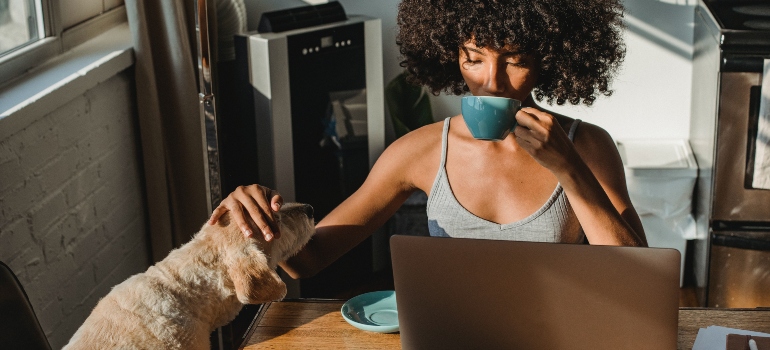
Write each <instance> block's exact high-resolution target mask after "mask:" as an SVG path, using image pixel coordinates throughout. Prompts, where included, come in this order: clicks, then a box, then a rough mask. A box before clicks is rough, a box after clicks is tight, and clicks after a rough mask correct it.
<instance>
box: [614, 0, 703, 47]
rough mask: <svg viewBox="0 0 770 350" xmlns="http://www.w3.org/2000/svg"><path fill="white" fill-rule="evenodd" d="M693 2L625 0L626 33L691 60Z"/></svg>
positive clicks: (694, 0) (679, 0)
mask: <svg viewBox="0 0 770 350" xmlns="http://www.w3.org/2000/svg"><path fill="white" fill-rule="evenodd" d="M696 3H697V2H696V0H625V1H623V5H624V6H625V7H626V13H625V17H624V22H625V24H626V26H627V27H628V30H630V31H631V32H633V33H634V34H637V35H639V36H641V37H643V38H645V39H647V40H649V41H651V42H654V43H655V44H657V45H659V46H660V47H662V48H664V49H666V50H669V51H671V52H673V53H675V54H677V55H679V56H681V57H682V58H685V59H688V60H689V59H691V58H692V40H693V39H692V38H693V21H694V15H695V5H696Z"/></svg>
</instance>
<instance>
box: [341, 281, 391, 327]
mask: <svg viewBox="0 0 770 350" xmlns="http://www.w3.org/2000/svg"><path fill="white" fill-rule="evenodd" d="M340 312H342V318H344V319H345V321H347V322H348V323H350V324H351V325H352V326H353V327H356V328H358V329H361V330H364V331H370V332H378V333H394V332H398V311H397V310H396V292H395V291H392V290H385V291H378V292H371V293H365V294H361V295H358V296H355V297H353V298H351V299H350V300H348V301H347V302H345V304H343V305H342V309H341V310H340Z"/></svg>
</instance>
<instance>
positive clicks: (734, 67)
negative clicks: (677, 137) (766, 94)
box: [712, 56, 770, 226]
mask: <svg viewBox="0 0 770 350" xmlns="http://www.w3.org/2000/svg"><path fill="white" fill-rule="evenodd" d="M763 69H764V59H763V57H748V58H747V57H738V58H736V57H730V56H725V57H723V60H722V73H721V84H720V94H719V111H718V117H717V135H716V157H715V161H714V168H715V172H714V195H713V197H712V199H713V203H712V204H713V207H712V208H713V209H712V210H713V212H712V220H713V221H716V222H725V221H726V222H732V223H735V224H741V223H743V224H747V225H749V226H751V225H753V224H756V223H766V222H770V190H766V189H755V188H752V181H753V169H754V162H753V159H754V152H755V145H756V139H757V125H758V120H759V108H760V100H761V96H762V95H761V94H762V90H761V88H762V71H763Z"/></svg>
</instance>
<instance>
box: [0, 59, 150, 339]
mask: <svg viewBox="0 0 770 350" xmlns="http://www.w3.org/2000/svg"><path fill="white" fill-rule="evenodd" d="M131 89H133V84H132V77H131V76H130V74H128V72H124V73H121V74H119V75H117V76H115V77H113V78H111V79H108V80H107V81H105V82H104V83H102V84H100V85H98V86H97V87H96V88H94V89H92V90H89V91H88V92H86V93H85V94H84V95H82V96H79V97H77V98H75V99H73V100H72V101H70V102H68V103H67V104H65V105H64V106H63V107H61V108H59V109H57V110H55V111H53V112H52V113H50V114H48V115H46V116H40V118H39V119H37V120H36V121H34V122H33V123H31V124H30V125H28V126H27V127H26V128H25V129H23V130H20V131H18V132H16V133H14V134H13V135H11V136H8V137H6V138H5V139H2V140H0V260H3V261H4V262H6V263H8V265H9V266H10V267H11V268H12V269H13V270H14V272H15V273H16V274H17V276H18V277H19V280H20V281H21V282H22V285H24V287H25V289H26V290H27V293H28V295H29V297H30V300H31V301H32V304H33V307H34V308H35V311H36V313H37V315H38V319H39V320H40V322H41V325H42V326H43V329H44V331H45V332H46V334H47V336H48V337H49V342H50V343H51V345H52V346H53V347H54V348H60V347H61V346H63V345H64V344H65V343H66V341H68V340H69V338H70V337H71V336H72V333H73V332H74V331H75V329H77V327H78V326H79V325H80V324H81V323H82V321H83V320H84V319H85V317H86V316H87V315H88V314H89V313H90V311H91V309H92V308H93V306H94V305H95V304H96V302H97V301H98V299H99V298H101V297H102V296H103V295H104V294H106V293H107V292H108V291H109V289H110V288H112V286H114V285H115V284H117V283H120V282H122V281H123V280H125V279H126V278H127V277H128V276H130V275H132V274H134V273H137V272H141V271H144V270H146V268H147V267H148V266H149V263H150V258H149V242H148V241H149V239H148V237H147V231H146V217H145V203H144V196H143V185H142V181H141V177H142V176H143V174H142V172H141V163H140V160H141V158H140V154H139V150H140V146H139V145H138V143H137V140H138V138H137V134H136V125H135V123H136V116H135V107H134V106H133V103H134V102H133V101H134V98H133V92H132V91H131ZM95 266H98V269H95V268H94V267H95Z"/></svg>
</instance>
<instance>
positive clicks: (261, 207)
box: [209, 185, 283, 242]
mask: <svg viewBox="0 0 770 350" xmlns="http://www.w3.org/2000/svg"><path fill="white" fill-rule="evenodd" d="M282 205H283V198H282V197H281V195H280V194H279V193H278V191H275V190H271V189H269V188H267V187H265V186H260V185H251V186H238V188H236V189H235V191H233V193H230V195H228V196H227V198H225V199H224V200H222V202H221V203H219V206H217V208H216V209H214V212H213V213H211V218H210V219H209V225H213V224H216V223H217V220H219V218H220V217H221V216H222V215H223V214H224V213H226V212H228V211H229V212H230V213H231V214H230V216H231V217H232V219H233V220H235V223H236V225H238V227H240V228H241V232H243V234H244V235H245V236H246V237H251V236H252V235H253V234H254V233H253V232H252V231H251V227H254V226H256V227H257V228H259V230H260V231H261V232H262V236H263V237H264V238H265V240H266V241H268V242H269V241H271V240H272V239H273V238H278V237H279V236H280V234H281V231H280V227H279V225H276V223H275V213H276V212H277V211H278V210H280V209H281V206H282ZM246 213H248V214H249V215H246ZM252 223H253V225H252Z"/></svg>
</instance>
